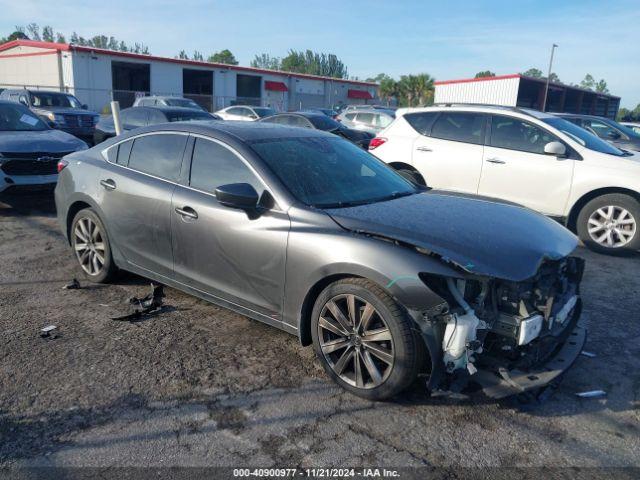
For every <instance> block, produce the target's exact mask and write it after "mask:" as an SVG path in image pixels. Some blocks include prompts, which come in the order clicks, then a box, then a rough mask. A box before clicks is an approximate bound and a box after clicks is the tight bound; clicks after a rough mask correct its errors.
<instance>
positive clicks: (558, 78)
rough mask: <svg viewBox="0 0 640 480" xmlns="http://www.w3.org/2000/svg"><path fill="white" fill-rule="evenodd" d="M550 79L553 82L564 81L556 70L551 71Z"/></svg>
mask: <svg viewBox="0 0 640 480" xmlns="http://www.w3.org/2000/svg"><path fill="white" fill-rule="evenodd" d="M549 81H550V82H553V83H562V80H560V77H558V75H557V74H556V73H554V72H551V75H549Z"/></svg>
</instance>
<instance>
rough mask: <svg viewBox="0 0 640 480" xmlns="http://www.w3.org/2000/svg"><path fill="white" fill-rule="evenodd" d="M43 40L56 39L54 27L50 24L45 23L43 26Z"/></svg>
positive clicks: (51, 40)
mask: <svg viewBox="0 0 640 480" xmlns="http://www.w3.org/2000/svg"><path fill="white" fill-rule="evenodd" d="M42 40H44V41H45V42H53V41H54V40H55V38H54V33H53V28H51V27H50V26H49V25H45V26H44V27H42Z"/></svg>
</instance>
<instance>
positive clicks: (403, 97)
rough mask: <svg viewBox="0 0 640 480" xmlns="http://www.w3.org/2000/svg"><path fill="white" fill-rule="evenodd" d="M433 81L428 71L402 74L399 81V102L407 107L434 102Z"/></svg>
mask: <svg viewBox="0 0 640 480" xmlns="http://www.w3.org/2000/svg"><path fill="white" fill-rule="evenodd" d="M433 81H434V80H433V77H431V75H429V74H428V73H421V74H418V75H402V76H401V77H400V80H399V81H398V83H397V94H398V100H399V103H400V104H401V105H402V106H407V107H415V106H418V105H429V104H431V103H433V91H434V90H433Z"/></svg>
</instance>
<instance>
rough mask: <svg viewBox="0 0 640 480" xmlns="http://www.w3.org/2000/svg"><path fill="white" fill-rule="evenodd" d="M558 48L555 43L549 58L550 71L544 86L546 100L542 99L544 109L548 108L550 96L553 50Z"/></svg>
mask: <svg viewBox="0 0 640 480" xmlns="http://www.w3.org/2000/svg"><path fill="white" fill-rule="evenodd" d="M556 48H558V45H556V44H555V43H554V44H553V46H552V47H551V58H550V59H549V72H548V73H547V84H546V85H545V87H544V100H542V111H543V112H544V111H546V110H547V97H548V96H549V81H550V78H551V68H552V67H553V52H554V51H555V49H556Z"/></svg>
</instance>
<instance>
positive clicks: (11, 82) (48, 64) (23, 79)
mask: <svg viewBox="0 0 640 480" xmlns="http://www.w3.org/2000/svg"><path fill="white" fill-rule="evenodd" d="M41 52H45V53H46V55H30V56H27V57H10V56H11V55H17V54H25V53H41ZM49 52H51V50H49V49H44V48H34V47H21V46H18V47H14V48H10V49H8V50H5V51H3V52H0V86H4V87H14V86H44V87H46V88H50V89H56V90H57V89H58V88H59V87H60V75H59V69H58V53H57V52H53V53H49ZM2 57H6V58H2Z"/></svg>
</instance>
